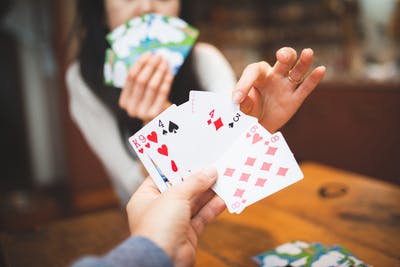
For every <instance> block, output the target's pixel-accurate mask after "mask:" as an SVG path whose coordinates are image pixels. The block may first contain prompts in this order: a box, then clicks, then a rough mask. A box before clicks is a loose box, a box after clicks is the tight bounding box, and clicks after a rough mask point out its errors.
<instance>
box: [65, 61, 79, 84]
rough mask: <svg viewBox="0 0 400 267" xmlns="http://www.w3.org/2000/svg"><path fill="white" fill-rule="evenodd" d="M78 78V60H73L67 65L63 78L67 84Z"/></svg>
mask: <svg viewBox="0 0 400 267" xmlns="http://www.w3.org/2000/svg"><path fill="white" fill-rule="evenodd" d="M80 79H81V75H80V67H79V62H78V61H73V62H72V63H70V64H69V65H68V67H67V71H66V73H65V80H66V81H67V83H68V84H71V83H72V82H74V81H76V80H80Z"/></svg>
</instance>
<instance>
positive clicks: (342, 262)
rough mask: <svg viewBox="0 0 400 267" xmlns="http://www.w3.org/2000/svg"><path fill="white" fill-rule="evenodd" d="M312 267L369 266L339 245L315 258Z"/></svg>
mask: <svg viewBox="0 0 400 267" xmlns="http://www.w3.org/2000/svg"><path fill="white" fill-rule="evenodd" d="M310 266H311V265H310ZM312 266H313V267H324V266H338V267H349V266H351V267H368V265H367V264H365V263H364V262H362V261H361V260H360V259H358V258H356V257H355V256H354V255H353V254H352V253H351V252H350V251H349V250H348V249H346V248H344V247H341V246H337V245H336V246H332V247H330V248H327V249H326V251H324V253H323V254H320V255H318V257H314V260H313V262H312Z"/></svg>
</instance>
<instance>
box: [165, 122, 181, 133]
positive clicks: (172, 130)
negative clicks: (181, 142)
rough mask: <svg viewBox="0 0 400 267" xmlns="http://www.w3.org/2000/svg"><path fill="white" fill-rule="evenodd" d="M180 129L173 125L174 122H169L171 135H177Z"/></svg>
mask: <svg viewBox="0 0 400 267" xmlns="http://www.w3.org/2000/svg"><path fill="white" fill-rule="evenodd" d="M178 129H179V126H178V125H176V124H175V123H173V122H172V121H170V122H169V126H168V131H169V132H170V133H176V131H177V130H178Z"/></svg>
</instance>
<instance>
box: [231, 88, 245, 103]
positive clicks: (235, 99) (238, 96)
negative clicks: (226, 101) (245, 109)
mask: <svg viewBox="0 0 400 267" xmlns="http://www.w3.org/2000/svg"><path fill="white" fill-rule="evenodd" d="M242 97H243V93H242V91H236V92H235V93H234V94H233V97H232V100H233V102H235V103H236V104H240V100H241V99H242Z"/></svg>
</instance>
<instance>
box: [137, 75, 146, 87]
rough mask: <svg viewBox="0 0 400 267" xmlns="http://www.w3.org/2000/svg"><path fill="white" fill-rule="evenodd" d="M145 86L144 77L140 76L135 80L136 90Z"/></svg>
mask: <svg viewBox="0 0 400 267" xmlns="http://www.w3.org/2000/svg"><path fill="white" fill-rule="evenodd" d="M146 84H147V78H146V77H143V76H140V77H138V78H137V80H136V87H137V88H138V89H143V88H144V87H145V86H146Z"/></svg>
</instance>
